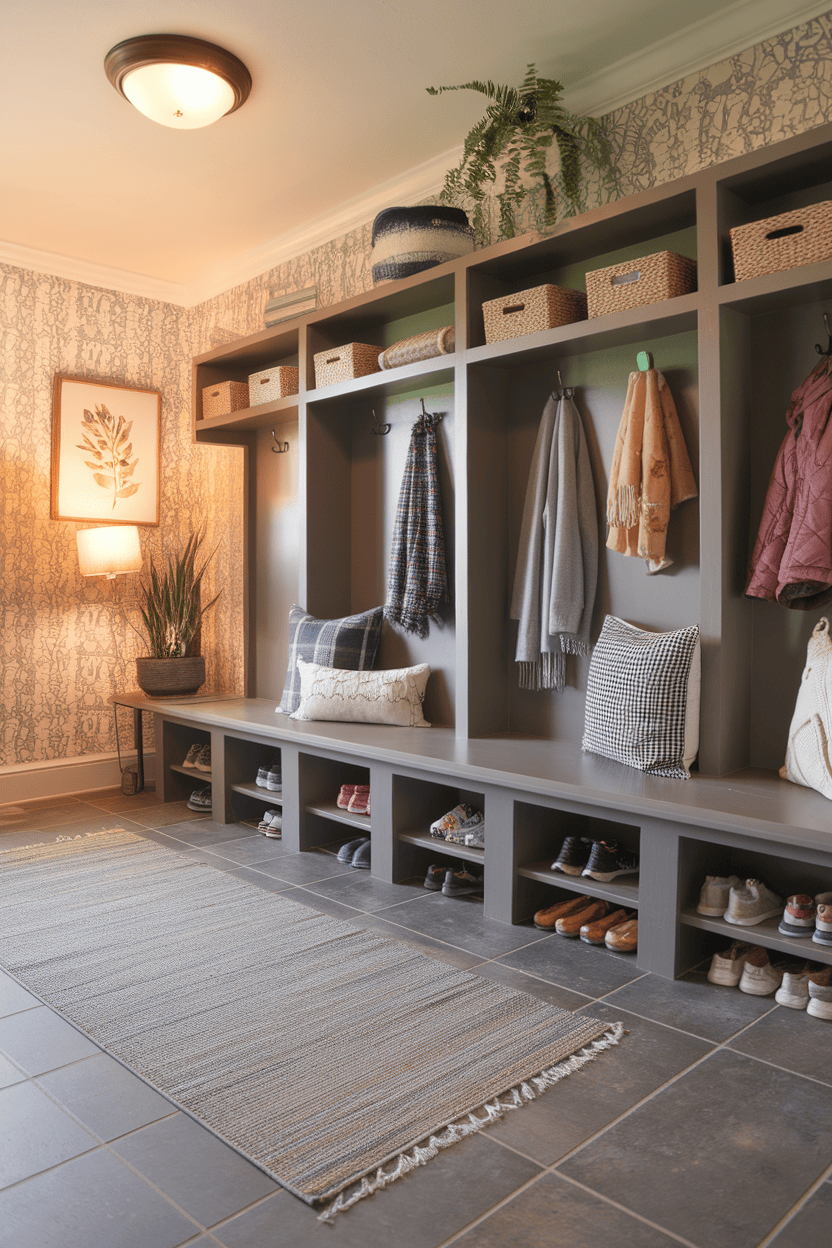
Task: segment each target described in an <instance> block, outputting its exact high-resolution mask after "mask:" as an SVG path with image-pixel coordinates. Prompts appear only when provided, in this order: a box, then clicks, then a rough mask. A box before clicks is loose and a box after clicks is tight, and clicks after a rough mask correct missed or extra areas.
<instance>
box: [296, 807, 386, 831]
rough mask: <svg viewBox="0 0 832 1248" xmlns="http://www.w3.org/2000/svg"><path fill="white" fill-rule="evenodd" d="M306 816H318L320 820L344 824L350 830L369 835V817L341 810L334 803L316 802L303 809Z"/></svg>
mask: <svg viewBox="0 0 832 1248" xmlns="http://www.w3.org/2000/svg"><path fill="white" fill-rule="evenodd" d="M304 809H305V811H306V813H307V814H308V815H320V816H321V818H322V819H332V820H333V821H334V822H335V823H345V824H347V826H348V827H350V828H358V830H359V832H366V833H367V835H368V836H369V835H370V816H369V815H356V814H353V812H352V811H351V810H342V809H341V807H340V806H336V805H335V803H334V802H317V803H315V804H314V805H310V806H306V807H304Z"/></svg>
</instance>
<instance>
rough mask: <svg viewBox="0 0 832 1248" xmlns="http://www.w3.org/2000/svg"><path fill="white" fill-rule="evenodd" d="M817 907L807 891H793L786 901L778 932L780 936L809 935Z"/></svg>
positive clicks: (813, 927)
mask: <svg viewBox="0 0 832 1248" xmlns="http://www.w3.org/2000/svg"><path fill="white" fill-rule="evenodd" d="M816 911H817V907H816V905H815V902H814V899H813V898H812V897H810V896H809V894H808V893H795V894H794V896H792V897H789V898H788V900H787V902H786V909H785V910H784V911H783V917H782V919H781V920H780V926H779V927H778V929H777V930H778V932H780V934H781V935H782V936H803V937H807V936H811V935H812V932H813V931H814V930H815V914H816Z"/></svg>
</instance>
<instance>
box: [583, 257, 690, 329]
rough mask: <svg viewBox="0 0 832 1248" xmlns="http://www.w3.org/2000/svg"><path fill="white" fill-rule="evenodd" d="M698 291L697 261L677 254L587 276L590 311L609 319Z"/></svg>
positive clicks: (602, 270)
mask: <svg viewBox="0 0 832 1248" xmlns="http://www.w3.org/2000/svg"><path fill="white" fill-rule="evenodd" d="M695 289H696V261H695V260H689V259H688V257H687V256H679V255H677V254H676V252H675V251H656V252H653V254H652V255H650V256H640V257H639V259H638V260H625V261H624V263H623V264H611V265H610V266H609V268H607V269H595V271H594V272H592V273H587V275H586V298H587V312H588V315H589V316H590V317H594V316H606V315H607V313H608V312H621V311H622V310H623V309H624V308H643V307H645V305H646V304H648V303H661V302H662V301H663V300H665V299H676V298H677V297H678V296H679V295H687V294H690V292H691V291H692V290H695Z"/></svg>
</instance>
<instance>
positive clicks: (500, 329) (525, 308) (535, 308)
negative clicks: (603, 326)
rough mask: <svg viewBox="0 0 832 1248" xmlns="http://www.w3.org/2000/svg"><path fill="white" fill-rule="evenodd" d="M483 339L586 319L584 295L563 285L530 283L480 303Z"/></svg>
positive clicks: (513, 335)
mask: <svg viewBox="0 0 832 1248" xmlns="http://www.w3.org/2000/svg"><path fill="white" fill-rule="evenodd" d="M482 319H483V321H484V322H485V341H486V342H505V341H506V339H507V338H520V337H522V336H523V334H536V333H538V331H539V330H541V329H554V328H555V326H557V325H570V324H571V323H572V322H573V321H584V320H586V295H585V294H584V293H583V291H580V290H568V289H567V288H566V287H565V286H534V287H533V288H532V289H531V290H521V291H519V293H518V294H516V295H501V296H500V298H499V299H489V300H488V302H487V303H484V304H483V305H482Z"/></svg>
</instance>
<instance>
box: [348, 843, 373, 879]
mask: <svg viewBox="0 0 832 1248" xmlns="http://www.w3.org/2000/svg"><path fill="white" fill-rule="evenodd" d="M370 847H371V846H370V840H369V838H367V839H366V840H364V841H362V842H361V844H360V845H359V846H358V849H357V850H356V851H355V853H354V854H353V856H352V861H351V862H350V866H351V867H356V868H357V869H358V870H359V871H369V870H370Z"/></svg>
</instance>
